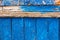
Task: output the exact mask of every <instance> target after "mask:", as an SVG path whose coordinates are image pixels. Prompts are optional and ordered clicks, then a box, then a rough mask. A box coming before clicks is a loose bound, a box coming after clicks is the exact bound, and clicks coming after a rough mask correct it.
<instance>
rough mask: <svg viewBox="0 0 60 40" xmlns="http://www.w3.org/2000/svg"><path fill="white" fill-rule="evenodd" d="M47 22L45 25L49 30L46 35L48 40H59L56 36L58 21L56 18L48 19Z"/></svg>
mask: <svg viewBox="0 0 60 40" xmlns="http://www.w3.org/2000/svg"><path fill="white" fill-rule="evenodd" d="M47 21H48V23H47V25H48V27H49V28H48V29H49V33H48V34H49V35H48V36H49V40H59V39H58V38H59V36H58V34H59V31H58V30H59V29H58V27H59V21H58V19H57V18H48V19H47Z"/></svg>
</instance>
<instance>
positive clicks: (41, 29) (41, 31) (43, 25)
mask: <svg viewBox="0 0 60 40" xmlns="http://www.w3.org/2000/svg"><path fill="white" fill-rule="evenodd" d="M36 25H37V40H48V39H47V21H46V18H37V23H36Z"/></svg>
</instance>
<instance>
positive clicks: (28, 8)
mask: <svg viewBox="0 0 60 40" xmlns="http://www.w3.org/2000/svg"><path fill="white" fill-rule="evenodd" d="M20 9H21V10H22V11H23V12H44V13H45V12H60V6H54V5H52V6H20Z"/></svg>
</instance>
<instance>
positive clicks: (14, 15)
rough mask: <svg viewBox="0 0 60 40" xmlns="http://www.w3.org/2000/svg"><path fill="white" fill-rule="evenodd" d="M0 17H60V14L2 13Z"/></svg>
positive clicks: (0, 12)
mask: <svg viewBox="0 0 60 40" xmlns="http://www.w3.org/2000/svg"><path fill="white" fill-rule="evenodd" d="M0 17H60V12H47V13H45V14H41V13H40V12H20V11H16V12H13V11H12V12H11V11H0Z"/></svg>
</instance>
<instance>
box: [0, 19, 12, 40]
mask: <svg viewBox="0 0 60 40" xmlns="http://www.w3.org/2000/svg"><path fill="white" fill-rule="evenodd" d="M0 40H11V19H10V18H0Z"/></svg>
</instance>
